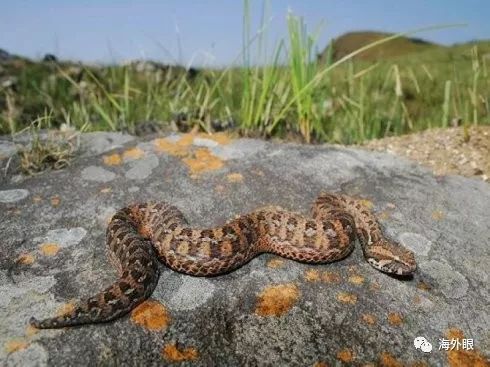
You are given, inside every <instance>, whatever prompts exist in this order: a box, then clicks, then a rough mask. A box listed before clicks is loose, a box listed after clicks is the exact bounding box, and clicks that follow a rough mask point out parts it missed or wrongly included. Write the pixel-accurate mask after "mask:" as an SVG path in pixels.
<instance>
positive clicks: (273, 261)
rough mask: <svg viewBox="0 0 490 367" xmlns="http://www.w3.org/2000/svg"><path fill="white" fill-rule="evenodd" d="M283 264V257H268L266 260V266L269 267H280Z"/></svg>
mask: <svg viewBox="0 0 490 367" xmlns="http://www.w3.org/2000/svg"><path fill="white" fill-rule="evenodd" d="M283 265H284V260H283V259H278V258H274V259H270V260H269V261H268V262H267V267H269V268H271V269H278V268H282V266H283Z"/></svg>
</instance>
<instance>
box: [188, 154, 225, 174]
mask: <svg viewBox="0 0 490 367" xmlns="http://www.w3.org/2000/svg"><path fill="white" fill-rule="evenodd" d="M182 161H183V162H184V163H185V164H186V165H187V167H188V168H189V170H190V171H191V173H192V174H199V173H202V172H205V171H212V170H217V169H220V168H221V167H223V165H224V163H223V161H222V160H221V159H219V158H218V157H217V156H215V155H214V154H212V153H211V152H210V151H209V149H207V148H200V149H197V150H196V151H195V152H194V154H193V155H192V156H190V157H186V158H184V159H182Z"/></svg>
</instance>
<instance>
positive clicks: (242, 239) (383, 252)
mask: <svg viewBox="0 0 490 367" xmlns="http://www.w3.org/2000/svg"><path fill="white" fill-rule="evenodd" d="M356 238H358V239H359V242H360V244H361V246H362V250H363V253H364V257H365V259H366V260H367V261H368V262H369V263H370V264H371V265H372V266H373V267H375V268H376V269H378V270H380V271H383V272H386V273H391V274H396V275H402V276H405V275H410V274H412V273H413V272H414V271H415V269H416V263H415V259H414V255H413V253H412V252H411V251H409V250H407V249H405V248H403V247H402V246H400V245H399V244H397V243H395V242H393V241H390V240H388V239H386V238H385V237H384V236H383V234H382V232H381V229H380V226H379V223H378V221H377V220H376V218H375V217H374V215H373V214H372V213H371V212H370V211H369V210H368V209H367V208H366V207H365V206H364V205H363V204H362V202H361V201H359V200H356V199H354V198H352V197H349V196H346V195H341V194H329V193H322V194H321V195H320V196H319V197H318V198H317V199H316V201H315V203H314V205H313V210H312V217H311V218H308V217H306V216H303V215H301V214H299V213H294V212H290V211H287V210H284V209H282V208H279V207H267V208H262V209H258V210H256V211H253V212H251V213H249V214H245V215H242V216H240V217H238V218H236V219H233V220H231V221H229V222H228V223H226V224H224V225H222V226H218V227H215V228H211V229H193V228H191V227H189V225H188V223H187V221H186V219H185V218H184V215H183V214H182V213H181V211H180V210H179V209H177V208H176V207H174V206H172V205H170V204H167V203H141V204H133V205H130V206H128V207H125V208H123V209H121V210H119V211H118V212H117V213H116V214H115V215H114V216H113V218H112V220H111V222H110V224H109V226H108V228H107V245H108V247H109V254H110V258H111V260H112V262H113V263H114V265H115V266H116V268H117V269H118V272H119V276H120V277H119V279H118V280H117V281H116V282H115V283H114V284H112V285H111V286H110V287H108V288H106V289H105V290H103V291H102V292H100V293H98V294H96V295H95V296H93V297H90V298H88V299H87V300H85V301H82V302H80V303H79V304H78V305H77V306H75V307H74V309H73V311H71V312H70V313H68V314H64V315H62V316H58V317H54V318H48V319H45V320H41V321H39V320H37V319H35V318H31V320H30V323H31V324H32V325H33V326H35V327H37V328H41V329H45V328H61V327H65V326H73V325H81V324H91V323H99V322H107V321H110V320H113V319H116V318H118V317H121V316H123V315H125V314H127V313H128V312H129V311H131V310H132V309H134V308H135V307H136V306H137V305H138V304H140V303H141V302H143V301H144V300H145V299H147V298H148V297H150V295H151V294H152V292H153V290H154V289H155V286H156V284H157V282H158V278H159V274H160V273H159V269H158V259H160V260H161V261H162V262H163V263H164V264H165V265H166V266H168V267H169V268H171V269H173V270H175V271H178V272H182V273H185V274H190V275H194V276H214V275H219V274H223V273H227V272H229V271H232V270H234V269H236V268H238V267H240V266H242V265H243V264H245V263H246V262H248V261H249V260H251V259H252V258H253V257H255V256H257V255H258V254H260V253H264V252H268V253H273V254H277V255H279V256H282V257H285V258H288V259H292V260H296V261H301V262H307V263H328V262H333V261H337V260H340V259H342V258H344V257H346V256H347V255H348V254H349V253H350V252H351V251H352V249H353V247H354V243H355V240H356Z"/></svg>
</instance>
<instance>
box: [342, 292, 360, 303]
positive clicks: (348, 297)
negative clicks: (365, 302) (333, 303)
mask: <svg viewBox="0 0 490 367" xmlns="http://www.w3.org/2000/svg"><path fill="white" fill-rule="evenodd" d="M337 300H338V301H340V302H342V303H348V304H351V305H354V304H356V303H357V296H356V295H355V294H352V293H347V292H340V293H338V294H337Z"/></svg>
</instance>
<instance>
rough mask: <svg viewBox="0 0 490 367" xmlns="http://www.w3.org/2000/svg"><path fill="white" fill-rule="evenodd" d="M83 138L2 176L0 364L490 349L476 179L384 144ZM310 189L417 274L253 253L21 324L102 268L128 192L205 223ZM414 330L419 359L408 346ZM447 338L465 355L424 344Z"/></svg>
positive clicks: (100, 281)
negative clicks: (93, 310)
mask: <svg viewBox="0 0 490 367" xmlns="http://www.w3.org/2000/svg"><path fill="white" fill-rule="evenodd" d="M81 141H82V142H84V144H85V149H84V150H83V154H82V155H81V156H79V157H78V158H77V159H76V160H74V161H73V162H72V164H71V166H69V167H68V168H66V169H64V170H61V171H51V172H46V173H43V174H41V175H39V176H35V177H30V178H25V179H23V180H12V179H10V178H8V177H7V179H6V180H5V181H4V183H2V184H1V185H0V193H1V195H0V196H1V197H2V198H3V199H2V200H0V233H2V239H1V241H0V294H1V297H0V330H2V332H1V333H0V365H5V366H14V365H15V366H18V365H22V366H47V365H50V366H66V365H70V366H84V365H160V364H161V365H167V364H170V363H171V362H176V361H181V362H185V364H187V365H195V366H210V365H219V366H238V365H250V366H270V365H279V366H314V365H316V366H322V365H329V366H334V365H335V366H337V365H338V366H340V365H342V364H343V363H348V362H351V363H352V364H354V365H367V364H369V363H371V364H372V365H398V364H397V363H399V364H402V363H403V364H404V365H416V364H417V363H419V364H422V363H425V365H431V366H432V365H436V366H442V365H448V364H449V358H452V360H453V361H454V360H458V361H462V362H461V363H466V365H476V364H475V363H476V362H479V361H480V362H481V363H482V365H483V363H485V361H486V358H488V357H489V356H490V355H489V351H490V340H489V334H488V330H489V326H490V325H489V323H490V319H489V317H488V304H489V300H490V298H489V297H490V295H489V288H488V282H489V279H488V269H490V258H489V251H488V249H489V245H490V238H489V233H490V223H489V221H488V213H489V212H490V186H489V185H488V184H487V183H485V182H481V181H477V180H473V179H467V178H463V177H459V176H439V177H434V176H433V175H432V174H431V173H430V172H429V171H428V170H427V169H424V168H421V167H419V166H417V165H415V164H413V163H410V162H408V161H406V160H403V159H400V158H396V157H394V156H392V155H389V154H386V153H376V152H367V151H364V150H356V149H348V148H342V147H332V146H321V147H320V146H304V145H295V144H282V145H280V144H273V143H268V142H263V141H258V140H253V139H239V140H231V139H230V138H228V137H227V136H226V135H224V134H221V135H220V134H214V135H212V136H208V135H203V134H199V135H190V134H184V135H181V134H174V135H171V136H169V137H168V138H155V139H152V140H145V139H141V138H135V137H131V136H129V135H123V134H115V135H113V134H108V133H91V134H87V135H82V137H81ZM2 149H3V150H4V151H5V150H8V149H10V148H9V146H6V147H5V148H2ZM324 189H326V190H330V191H343V192H345V193H347V194H351V195H357V196H361V197H363V198H365V199H366V200H369V201H370V202H372V203H373V205H374V210H375V211H377V212H378V213H379V216H380V218H381V221H382V223H383V225H384V227H385V232H386V233H387V234H388V235H389V236H391V237H394V238H397V239H398V240H400V241H401V242H403V243H404V245H405V246H407V247H409V248H411V249H412V250H413V251H414V252H415V254H416V259H417V262H418V266H419V268H418V271H417V273H416V274H415V276H414V277H413V279H409V280H400V279H395V278H392V277H389V276H387V275H384V274H382V273H380V272H378V271H376V270H375V269H373V268H372V267H371V266H370V265H368V264H367V263H366V262H365V261H364V259H363V257H362V254H361V251H360V249H359V248H356V250H355V251H354V252H353V253H352V254H351V255H350V256H349V257H348V258H346V259H345V260H343V261H340V262H337V263H333V264H326V265H316V266H314V265H307V264H300V263H296V262H293V261H289V260H278V258H277V257H276V256H273V255H268V254H264V255H261V256H259V257H257V258H255V259H254V260H252V261H251V262H250V263H248V264H246V265H245V266H243V267H242V268H240V269H238V270H236V271H234V272H232V273H230V274H227V275H223V276H219V277H214V278H194V277H190V276H186V275H182V274H178V273H176V272H173V271H171V270H169V269H167V268H165V267H164V266H163V265H162V275H161V277H160V282H159V284H158V286H157V288H156V290H155V292H154V293H153V295H152V297H151V299H150V300H149V301H147V302H145V303H143V304H142V305H141V306H140V307H138V308H137V309H136V310H135V311H133V312H132V313H131V314H130V315H128V316H125V317H123V318H120V319H118V320H115V321H114V322H111V323H107V324H100V325H86V326H82V327H77V328H66V329H61V330H36V329H33V328H31V327H29V326H28V320H29V318H30V317H31V316H36V317H38V318H42V317H47V316H51V315H54V314H56V313H57V312H60V310H64V309H65V310H66V309H68V308H69V302H72V301H73V300H75V299H78V298H81V297H86V296H89V295H92V294H93V293H94V292H95V291H97V290H101V289H103V288H104V287H105V286H107V285H108V284H110V283H111V282H112V281H113V280H114V279H115V278H116V271H115V269H113V267H112V266H111V264H110V262H109V260H108V258H107V257H106V253H105V248H104V240H105V227H106V225H107V221H108V220H109V219H110V217H111V215H112V214H113V213H114V212H115V210H116V209H117V208H120V207H122V206H125V205H126V204H128V203H129V202H132V201H135V200H138V201H145V200H164V201H169V202H172V203H174V204H175V205H177V206H178V207H179V208H181V209H182V211H183V212H184V213H185V215H186V216H187V217H188V219H189V220H190V222H191V223H193V224H194V225H199V226H212V225H214V224H217V223H222V222H223V221H225V220H227V219H230V218H233V217H234V216H235V215H238V214H240V213H243V212H247V211H250V210H253V209H254V208H257V207H260V206H266V205H270V204H272V205H281V206H283V207H286V208H290V209H293V210H297V211H302V212H304V213H307V212H308V210H309V207H310V206H311V203H312V202H313V200H314V198H315V197H316V195H317V194H318V193H319V192H320V191H321V190H324ZM416 337H424V338H425V339H426V340H427V341H429V342H430V343H431V344H432V346H433V349H432V352H431V353H425V352H423V351H422V350H421V349H416V348H415V347H414V339H415V338H416ZM456 337H457V338H461V339H462V338H471V339H473V341H474V350H472V351H461V350H460V351H450V352H447V351H444V350H438V348H439V340H440V339H443V338H444V339H452V338H456ZM417 340H422V339H420V338H419V339H417ZM475 361H476V362H475Z"/></svg>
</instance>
